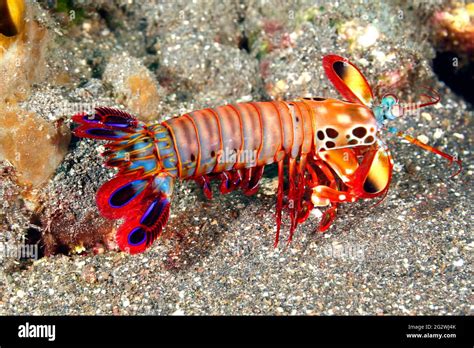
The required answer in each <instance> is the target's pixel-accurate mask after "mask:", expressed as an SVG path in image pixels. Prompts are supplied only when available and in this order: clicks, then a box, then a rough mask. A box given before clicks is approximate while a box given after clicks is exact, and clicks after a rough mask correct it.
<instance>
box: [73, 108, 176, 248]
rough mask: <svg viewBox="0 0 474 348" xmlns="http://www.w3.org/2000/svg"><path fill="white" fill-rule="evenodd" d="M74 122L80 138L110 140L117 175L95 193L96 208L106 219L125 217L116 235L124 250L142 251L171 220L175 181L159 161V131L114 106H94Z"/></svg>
mask: <svg viewBox="0 0 474 348" xmlns="http://www.w3.org/2000/svg"><path fill="white" fill-rule="evenodd" d="M73 120H74V121H75V122H76V123H78V124H79V127H78V128H76V129H75V131H74V133H75V135H76V136H79V137H85V138H93V139H99V140H106V141H108V143H107V144H106V145H105V146H106V151H105V152H104V153H103V154H102V155H103V156H104V157H106V162H105V164H106V165H107V166H109V167H115V168H118V173H117V175H116V176H115V178H113V179H112V180H110V181H108V182H106V183H105V184H104V185H102V187H101V188H100V189H99V191H98V192H97V198H96V199H97V206H98V208H99V211H100V212H101V213H102V215H103V216H104V217H106V218H109V219H123V223H122V224H121V226H120V227H119V228H118V230H117V232H116V235H115V239H116V242H117V244H118V246H119V247H120V249H121V250H124V251H127V252H129V253H131V254H135V253H139V252H142V251H144V250H145V249H146V248H147V247H148V246H149V245H151V244H152V243H153V241H154V240H155V239H156V238H157V237H158V236H159V235H160V234H161V231H162V229H163V227H164V225H165V224H166V222H167V220H168V217H169V211H170V198H171V194H172V189H173V182H174V181H173V176H172V175H170V173H169V172H168V171H167V170H166V169H165V168H163V166H162V165H161V163H162V162H161V161H159V160H158V156H159V153H158V151H159V146H158V145H157V144H159V143H160V138H159V136H160V132H159V131H157V130H156V129H152V128H153V127H151V126H147V125H145V124H143V123H141V122H139V121H138V120H137V119H136V118H135V117H133V116H131V115H129V114H127V113H125V112H123V111H120V110H116V109H110V108H96V109H95V112H94V113H93V114H90V115H87V114H78V115H75V116H73ZM165 163H166V162H165Z"/></svg>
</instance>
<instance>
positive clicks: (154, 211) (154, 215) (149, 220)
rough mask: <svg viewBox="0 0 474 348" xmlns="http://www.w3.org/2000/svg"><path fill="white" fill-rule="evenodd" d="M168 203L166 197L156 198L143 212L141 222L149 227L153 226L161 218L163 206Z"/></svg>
mask: <svg viewBox="0 0 474 348" xmlns="http://www.w3.org/2000/svg"><path fill="white" fill-rule="evenodd" d="M166 203H167V200H166V199H157V200H154V201H153V202H152V203H151V204H150V207H148V209H147V211H146V212H145V214H143V217H142V218H141V220H140V223H141V224H142V225H145V226H148V227H151V226H153V225H154V224H155V223H156V221H157V220H158V219H159V217H160V215H161V213H162V212H163V207H164V206H165V205H166Z"/></svg>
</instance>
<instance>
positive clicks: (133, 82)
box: [104, 54, 163, 121]
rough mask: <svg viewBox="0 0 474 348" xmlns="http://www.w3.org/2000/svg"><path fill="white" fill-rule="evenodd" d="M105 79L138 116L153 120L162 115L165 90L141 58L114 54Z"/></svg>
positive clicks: (107, 67)
mask: <svg viewBox="0 0 474 348" xmlns="http://www.w3.org/2000/svg"><path fill="white" fill-rule="evenodd" d="M104 80H106V81H107V82H108V83H110V84H111V85H112V86H113V88H114V91H115V94H116V95H117V97H118V99H119V102H121V103H123V104H124V105H125V106H126V107H127V109H128V110H129V111H130V112H132V113H134V114H135V116H137V118H139V119H141V120H142V121H151V120H154V119H156V118H158V117H159V116H160V110H159V101H160V99H161V97H160V96H161V95H163V91H162V89H161V88H160V87H159V85H158V82H157V81H156V78H155V77H154V76H153V75H152V73H151V72H150V71H149V70H148V69H147V68H146V67H145V66H144V65H143V64H142V62H141V61H140V60H139V59H137V58H134V57H131V56H129V55H125V54H124V55H118V56H113V57H112V58H111V59H110V62H109V63H108V64H107V66H106V68H105V72H104Z"/></svg>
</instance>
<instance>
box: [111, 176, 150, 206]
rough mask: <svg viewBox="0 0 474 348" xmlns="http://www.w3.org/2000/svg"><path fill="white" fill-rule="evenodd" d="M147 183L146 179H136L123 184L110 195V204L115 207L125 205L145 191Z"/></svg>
mask: <svg viewBox="0 0 474 348" xmlns="http://www.w3.org/2000/svg"><path fill="white" fill-rule="evenodd" d="M145 184H146V180H135V181H132V182H130V183H128V184H127V185H125V186H122V187H121V188H119V189H118V190H116V191H115V192H114V193H112V194H111V195H110V199H109V203H110V205H111V206H112V207H114V208H119V207H122V206H124V205H125V204H127V203H129V202H130V201H131V200H132V199H133V198H135V197H136V196H137V195H138V194H139V193H140V192H142V191H143V188H144V187H145Z"/></svg>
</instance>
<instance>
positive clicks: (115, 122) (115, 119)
mask: <svg viewBox="0 0 474 348" xmlns="http://www.w3.org/2000/svg"><path fill="white" fill-rule="evenodd" d="M104 123H105V124H106V125H107V126H112V127H128V126H129V125H130V124H129V122H128V120H127V119H126V118H124V117H120V116H107V120H106V121H105V122H104Z"/></svg>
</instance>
